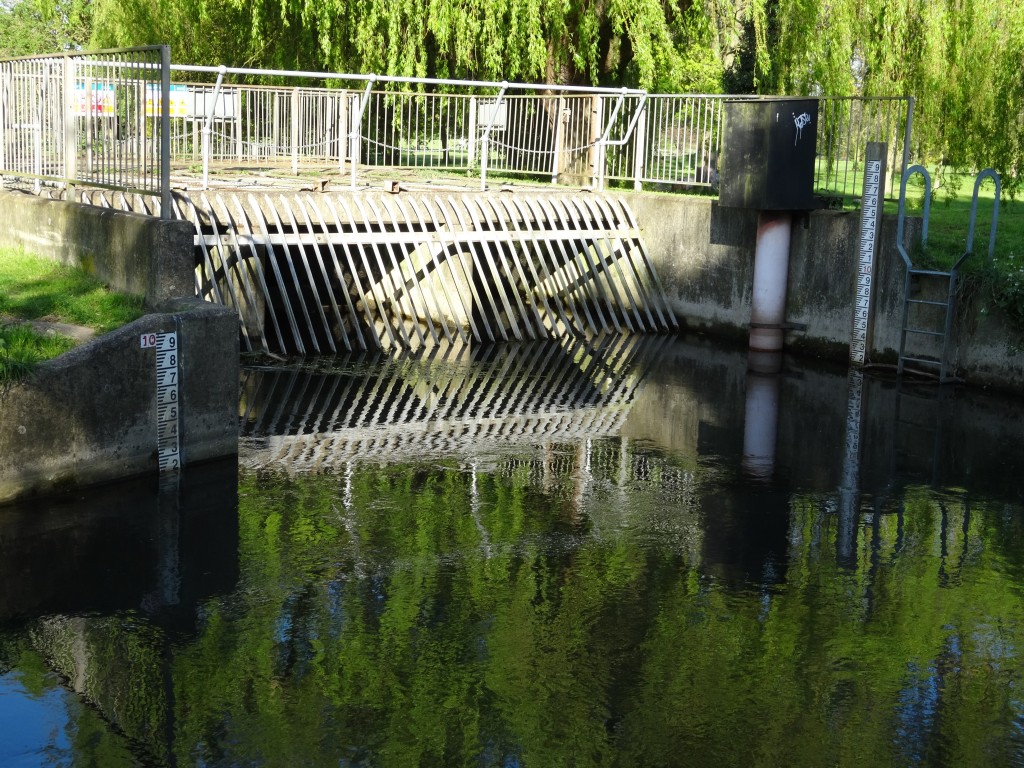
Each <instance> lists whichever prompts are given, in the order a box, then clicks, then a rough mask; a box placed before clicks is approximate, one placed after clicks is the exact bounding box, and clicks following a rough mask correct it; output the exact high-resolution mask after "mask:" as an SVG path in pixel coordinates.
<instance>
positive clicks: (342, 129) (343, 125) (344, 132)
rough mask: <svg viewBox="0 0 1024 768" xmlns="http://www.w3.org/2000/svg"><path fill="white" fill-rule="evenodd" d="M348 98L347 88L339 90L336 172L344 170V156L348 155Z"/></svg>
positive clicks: (340, 172)
mask: <svg viewBox="0 0 1024 768" xmlns="http://www.w3.org/2000/svg"><path fill="white" fill-rule="evenodd" d="M348 100H349V94H348V91H347V90H344V91H342V92H341V96H339V97H338V116H337V120H338V127H337V128H336V130H335V133H337V135H338V173H339V174H342V173H344V172H345V158H346V157H347V156H348V152H347V149H348V147H347V144H348Z"/></svg>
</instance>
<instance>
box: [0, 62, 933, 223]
mask: <svg viewBox="0 0 1024 768" xmlns="http://www.w3.org/2000/svg"><path fill="white" fill-rule="evenodd" d="M169 71H174V72H176V73H177V76H178V77H179V78H181V79H184V78H186V77H187V78H192V79H196V78H205V79H214V78H215V82H213V83H210V82H207V83H181V82H179V83H175V84H173V85H172V84H171V83H170V77H169V74H168V73H169ZM229 77H230V78H234V79H242V78H245V79H252V78H261V79H264V80H275V79H276V80H278V81H283V82H286V83H287V82H288V81H289V80H291V81H292V82H296V81H298V82H301V83H302V84H301V85H293V86H255V85H238V84H234V83H228V82H226V80H227V79H228V78H229ZM0 78H2V80H0V129H2V133H3V135H2V138H0V176H3V177H5V178H12V177H13V178H17V179H23V180H29V181H30V182H31V183H32V184H33V185H34V186H35V187H36V188H38V187H39V186H40V185H41V184H43V183H57V184H60V185H63V186H67V187H69V188H70V189H71V190H72V191H73V188H74V185H76V184H82V185H91V186H99V187H109V188H114V189H122V190H126V191H131V192H140V193H143V194H149V195H160V196H161V199H162V200H164V201H166V200H167V199H168V196H169V190H170V162H171V160H172V159H173V160H174V161H175V163H177V164H179V165H187V166H194V167H197V168H201V169H202V173H203V179H204V186H207V185H208V179H209V172H210V166H211V163H221V164H224V163H231V164H237V165H240V166H243V167H252V166H253V165H254V164H256V165H264V164H265V165H284V166H286V167H290V169H291V171H292V172H293V173H296V174H297V173H299V172H300V170H304V169H307V168H309V167H315V166H321V167H322V166H324V165H329V166H331V167H333V168H336V169H337V171H338V172H339V173H341V174H347V175H349V176H350V179H351V185H352V187H353V188H355V187H356V186H358V184H359V180H360V175H362V176H363V178H364V179H365V178H367V177H369V176H370V175H371V174H373V173H374V172H375V171H384V170H387V169H409V170H412V171H415V172H417V173H420V174H423V175H424V176H430V177H432V178H431V180H433V181H436V180H438V179H440V178H442V177H444V178H449V179H450V178H451V175H452V174H459V175H461V176H462V177H463V178H465V177H469V178H474V177H479V184H480V187H481V188H486V186H487V183H488V174H492V175H501V176H502V177H503V178H504V177H508V176H515V177H525V178H529V179H530V180H532V181H536V182H545V183H552V184H567V185H572V186H576V187H579V186H584V187H591V188H596V189H602V188H604V187H605V186H607V185H608V184H614V185H618V186H632V187H633V188H634V189H642V188H644V187H645V186H646V187H654V188H663V189H677V188H701V187H705V188H713V187H714V186H715V185H716V184H717V181H718V172H717V168H718V154H719V151H720V142H721V137H722V120H723V113H724V105H725V102H726V101H728V100H729V99H736V98H746V97H736V96H722V95H708V94H657V95H656V94H647V93H645V92H644V91H640V90H630V89H612V88H588V87H578V86H577V87H574V86H550V85H545V84H529V83H507V82H503V83H498V82H486V81H472V80H439V79H430V78H404V77H390V76H378V75H355V74H340V73H322V72H292V71H282V70H257V69H228V68H226V67H198V66H187V65H170V64H169V54H168V49H167V48H166V46H159V47H147V48H133V49H125V50H120V51H100V52H95V53H89V54H60V55H53V56H46V57H35V58H28V59H12V60H8V61H2V62H0ZM309 82H318V83H321V84H322V85H319V86H317V87H310V86H309V85H308V83H309ZM819 105H820V110H819V126H818V155H819V161H818V177H817V179H816V189H817V191H818V192H819V193H820V194H823V195H826V196H829V197H835V198H847V199H848V198H857V197H859V194H860V191H859V188H858V187H859V179H860V178H862V177H861V173H862V171H863V152H864V147H865V145H866V144H867V142H869V141H884V142H885V143H886V144H887V145H888V147H889V152H890V162H889V164H888V167H889V168H891V169H892V173H891V174H890V178H889V186H888V194H889V195H890V196H895V194H896V192H897V190H896V188H895V185H894V181H893V180H894V179H896V178H899V177H900V175H901V174H902V171H903V169H904V168H905V167H906V165H907V162H908V148H909V135H910V128H911V124H912V116H913V99H910V98H857V97H851V98H839V97H824V98H821V99H820V100H819ZM161 209H162V210H164V211H166V210H168V209H169V206H168V205H167V204H163V205H162V206H161Z"/></svg>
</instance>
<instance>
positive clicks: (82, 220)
mask: <svg viewBox="0 0 1024 768" xmlns="http://www.w3.org/2000/svg"><path fill="white" fill-rule="evenodd" d="M0 210H3V221H2V225H0V245H3V246H13V247H18V246H22V247H24V248H25V250H27V251H30V252H32V253H35V254H38V255H40V256H46V257H48V258H51V259H54V260H55V261H59V262H61V263H63V264H75V265H81V266H83V267H85V269H86V271H88V272H89V273H90V274H93V275H95V276H96V277H97V278H98V279H99V280H102V281H103V282H104V283H106V284H107V285H109V286H110V287H111V288H113V289H114V290H116V291H120V292H121V293H128V294H131V295H133V296H140V297H143V298H145V300H146V304H147V306H149V307H158V306H160V304H161V303H163V302H165V301H167V300H169V299H173V298H175V297H179V296H192V295H194V294H195V264H194V262H193V255H192V236H193V227H192V225H191V224H189V223H188V222H184V221H162V220H160V219H155V218H153V217H150V216H143V215H140V214H136V213H125V212H124V211H115V210H111V209H107V208H97V207H93V206H90V205H81V204H78V203H68V202H64V201H61V200H46V199H43V198H40V197H35V196H34V195H30V194H25V193H19V192H3V193H0Z"/></svg>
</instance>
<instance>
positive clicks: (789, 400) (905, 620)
mask: <svg viewBox="0 0 1024 768" xmlns="http://www.w3.org/2000/svg"><path fill="white" fill-rule="evenodd" d="M757 362H758V365H757V366H756V367H758V368H759V370H761V371H762V372H758V371H751V370H750V366H749V365H748V363H749V361H748V359H747V355H746V352H745V351H734V350H723V349H721V348H716V347H713V346H711V345H708V344H706V343H702V342H700V341H692V340H691V341H683V340H676V339H661V338H648V339H637V338H615V337H611V338H605V339H599V340H591V341H589V342H584V341H567V340H563V341H561V342H550V343H543V344H528V345H505V346H501V347H494V348H490V349H485V350H475V351H472V352H471V351H468V350H461V351H460V350H455V349H445V350H437V351H435V352H434V353H432V354H426V353H424V354H420V355H410V356H407V357H403V358H377V357H373V356H364V357H360V358H353V359H342V360H336V359H332V360H319V361H316V362H314V363H308V364H304V365H298V364H296V365H284V364H282V365H276V366H272V367H265V368H246V369H244V370H243V371H242V381H241V399H240V416H241V425H242V442H241V447H240V455H239V457H238V460H237V461H235V460H232V461H227V462H219V463H215V464H210V465H206V466H203V467H198V468H191V469H189V471H187V472H186V473H185V474H184V475H183V476H182V477H180V478H174V477H170V478H164V479H163V480H162V481H161V482H160V483H157V481H156V480H148V479H147V480H142V481H137V482H133V483H127V484H122V485H118V486H116V487H110V488H104V489H95V490H92V491H89V492H87V493H79V494H76V495H74V496H69V497H67V498H61V499H53V500H49V501H45V502H43V501H37V502H34V503H31V504H22V505H19V506H9V507H3V508H0V765H3V766H21V765H26V766H35V765H74V766H86V765H100V766H119V765H177V766H298V765H301V766H320V765H324V766H328V765H330V766H456V765H470V766H502V767H505V766H541V767H544V768H547V767H548V766H563V765H565V766H592V765H593V766H644V767H646V766H752V765H763V766H805V765H806V766H821V765H844V766H845V765H850V766H854V765H864V766H883V765H915V766H916V765H936V766H937V765H949V766H974V765H977V766H1003V765H1024V657H1022V651H1024V600H1022V596H1024V595H1022V587H1024V546H1022V544H1024V540H1022V536H1024V508H1022V498H1024V483H1022V480H1021V478H1022V477H1024V443H1022V441H1021V435H1022V434H1024V403H1022V402H1021V401H1014V400H1006V399H1000V398H997V397H995V396H990V395H986V394H984V393H979V392H974V391H969V390H966V389H953V388H950V387H943V388H939V387H937V386H935V385H920V386H916V387H910V386H906V385H904V386H903V387H899V386H897V385H896V383H895V382H894V381H892V380H891V379H887V378H885V377H882V376H879V377H876V376H873V375H866V376H865V375H861V374H859V373H848V372H847V371H845V370H831V369H823V368H820V367H816V366H815V365H812V364H810V363H808V362H806V361H802V362H801V361H794V360H786V361H784V363H783V365H782V369H781V371H780V372H778V373H772V372H770V369H771V368H772V366H771V365H769V366H767V372H764V371H765V370H766V369H765V367H764V366H762V364H761V361H757Z"/></svg>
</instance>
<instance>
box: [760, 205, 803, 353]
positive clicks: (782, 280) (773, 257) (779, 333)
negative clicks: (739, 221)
mask: <svg viewBox="0 0 1024 768" xmlns="http://www.w3.org/2000/svg"><path fill="white" fill-rule="evenodd" d="M792 230H793V217H792V215H791V214H789V213H787V212H782V211H760V212H759V213H758V215H757V245H756V246H755V248H754V293H753V297H752V299H751V311H750V348H751V349H752V350H756V351H758V352H781V351H782V338H783V329H782V326H783V323H785V321H786V282H787V281H788V279H789V240H790V235H791V233H792Z"/></svg>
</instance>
